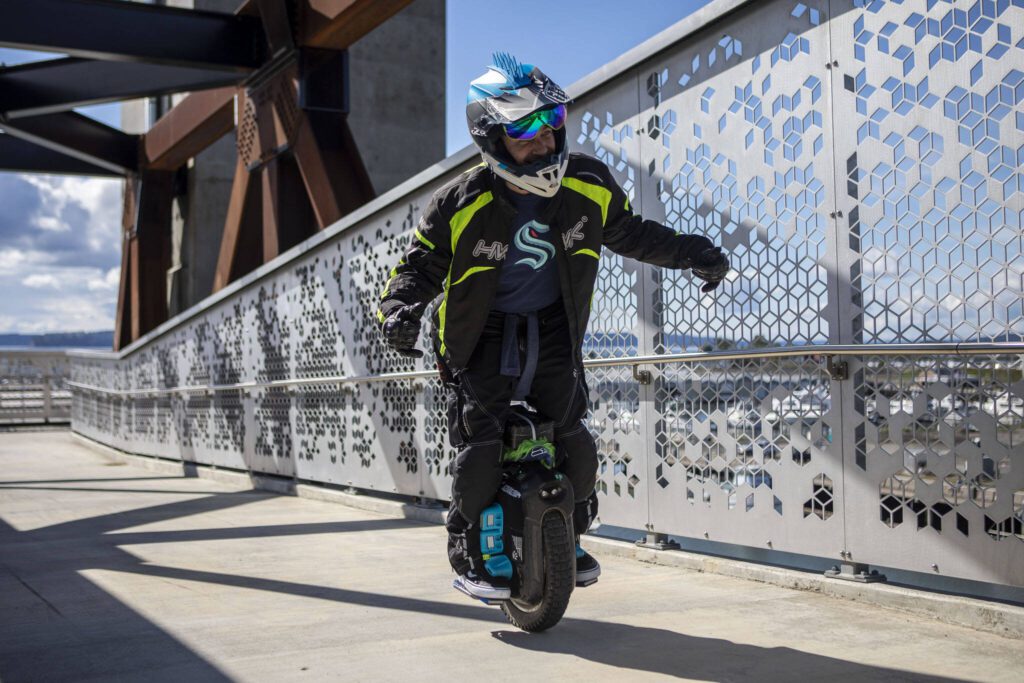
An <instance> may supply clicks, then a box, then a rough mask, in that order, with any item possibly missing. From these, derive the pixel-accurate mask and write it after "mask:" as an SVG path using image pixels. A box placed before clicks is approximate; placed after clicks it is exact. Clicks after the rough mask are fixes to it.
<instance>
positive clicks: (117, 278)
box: [86, 268, 121, 292]
mask: <svg viewBox="0 0 1024 683" xmlns="http://www.w3.org/2000/svg"><path fill="white" fill-rule="evenodd" d="M120 284H121V269H120V268H111V269H110V270H108V271H107V273H106V275H103V276H102V277H94V278H91V279H90V280H89V282H88V283H86V287H88V288H89V291H91V292H97V291H117V287H118V285H120Z"/></svg>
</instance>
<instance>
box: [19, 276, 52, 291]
mask: <svg viewBox="0 0 1024 683" xmlns="http://www.w3.org/2000/svg"><path fill="white" fill-rule="evenodd" d="M21 284H23V285H25V286H26V287H32V288H33V289H45V288H50V289H60V281H59V280H58V279H57V278H56V277H54V276H53V275H38V274H37V275H29V276H28V277H27V278H25V279H24V280H22V281H21Z"/></svg>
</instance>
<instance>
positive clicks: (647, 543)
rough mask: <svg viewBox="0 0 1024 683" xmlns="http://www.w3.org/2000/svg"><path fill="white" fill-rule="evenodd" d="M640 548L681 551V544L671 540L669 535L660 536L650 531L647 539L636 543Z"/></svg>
mask: <svg viewBox="0 0 1024 683" xmlns="http://www.w3.org/2000/svg"><path fill="white" fill-rule="evenodd" d="M636 545H637V547H638V548H650V549H651V550H679V544H678V543H676V542H675V541H672V540H669V537H668V535H667V534H660V533H656V532H654V531H648V532H647V536H646V537H645V538H641V539H640V540H638V541H637V542H636Z"/></svg>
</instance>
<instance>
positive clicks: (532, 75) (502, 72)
mask: <svg viewBox="0 0 1024 683" xmlns="http://www.w3.org/2000/svg"><path fill="white" fill-rule="evenodd" d="M493 60H494V63H493V64H492V65H491V66H489V67H488V68H487V72H486V73H484V74H483V75H482V76H480V77H479V78H477V79H476V80H474V81H473V82H472V83H470V85H469V96H468V97H467V100H466V120H467V122H468V124H469V134H470V135H471V136H472V137H473V142H474V143H476V146H477V147H479V148H480V155H481V156H482V157H483V160H484V163H486V164H487V166H488V167H489V168H490V169H491V171H493V172H494V173H495V175H497V176H498V177H500V178H503V179H504V180H507V181H508V182H510V183H512V184H513V185H515V186H516V187H519V188H521V189H523V190H526V191H527V192H531V193H533V194H536V195H540V196H541V197H552V196H554V195H555V193H556V192H558V188H559V186H560V185H561V182H562V176H563V175H564V174H565V167H566V165H567V164H568V162H569V150H568V145H567V144H566V139H565V105H566V103H568V102H569V97H568V95H566V94H565V91H564V90H562V89H561V88H560V87H558V85H557V84H556V83H555V82H554V81H552V80H551V79H550V78H548V77H547V76H545V75H544V72H542V71H541V70H540V69H538V68H537V67H535V66H533V65H532V64H520V63H519V62H518V61H517V60H516V58H515V57H513V56H511V55H509V54H507V53H503V52H498V53H495V54H494V55H493ZM548 110H550V111H548ZM531 117H532V118H531ZM516 122H526V124H527V125H522V124H521V128H520V131H519V133H518V134H522V135H523V136H524V138H528V137H532V136H533V135H535V134H536V133H537V132H538V131H539V129H540V128H542V127H543V125H551V127H552V129H553V130H554V134H555V152H554V154H552V155H550V156H548V157H547V158H545V159H540V160H537V161H534V162H533V163H531V164H527V165H519V164H517V163H516V162H515V160H513V159H512V157H511V155H509V153H508V150H506V149H505V144H504V142H503V141H502V137H503V136H504V135H505V134H506V129H505V127H506V126H507V125H509V124H513V123H516ZM531 122H533V126H532V127H531V126H530V125H529V124H530V123H531ZM559 122H560V123H559ZM513 130H516V127H515V126H513Z"/></svg>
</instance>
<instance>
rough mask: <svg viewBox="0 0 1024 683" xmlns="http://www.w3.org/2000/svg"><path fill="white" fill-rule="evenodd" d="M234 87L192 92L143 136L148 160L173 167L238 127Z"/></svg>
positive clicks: (154, 164)
mask: <svg viewBox="0 0 1024 683" xmlns="http://www.w3.org/2000/svg"><path fill="white" fill-rule="evenodd" d="M235 92H236V90H235V88H233V87H227V88H219V89H217V90H207V91H206V92H197V93H192V94H191V95H189V96H188V97H186V98H185V99H183V100H182V101H181V102H179V103H178V104H177V105H175V106H174V108H173V109H171V110H170V111H169V112H167V113H166V114H164V115H163V116H162V117H161V118H160V120H159V121H157V122H156V123H155V124H153V127H152V128H150V129H149V132H148V133H146V135H145V136H144V137H143V152H144V154H145V163H146V164H147V165H148V166H149V167H150V168H154V169H164V170H168V171H170V170H173V169H176V168H179V167H180V166H183V165H184V164H185V162H187V161H188V160H189V159H191V158H192V157H194V156H195V155H197V154H199V153H200V152H202V151H203V150H204V149H206V148H207V147H209V146H210V145H212V144H213V143H214V142H216V141H217V140H219V139H220V138H222V137H223V136H224V135H226V134H227V133H229V132H230V131H231V129H232V128H234V127H235Z"/></svg>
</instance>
